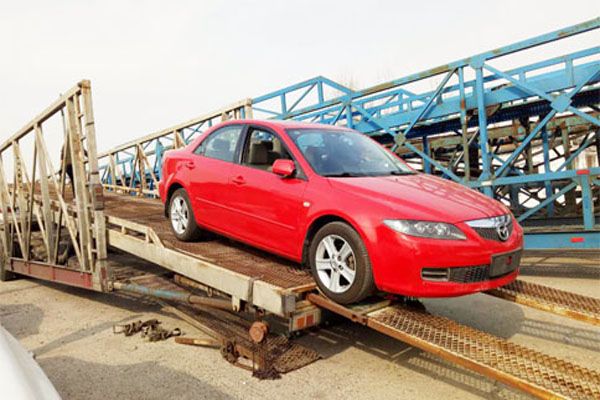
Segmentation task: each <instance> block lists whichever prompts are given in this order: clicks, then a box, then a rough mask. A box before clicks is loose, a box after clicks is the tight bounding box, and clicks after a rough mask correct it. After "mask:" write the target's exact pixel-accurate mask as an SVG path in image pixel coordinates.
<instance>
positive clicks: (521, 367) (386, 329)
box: [308, 294, 600, 399]
mask: <svg viewBox="0 0 600 400" xmlns="http://www.w3.org/2000/svg"><path fill="white" fill-rule="evenodd" d="M308 299H309V300H310V301H311V302H313V303H314V304H315V305H317V306H319V307H323V308H326V309H329V310H330V311H333V312H335V313H337V314H340V315H342V316H344V317H346V318H349V319H351V320H352V321H355V322H358V323H361V324H363V325H366V326H368V327H369V328H372V329H374V330H376V331H378V332H381V333H383V334H385V335H387V336H390V337H393V338H395V339H398V340H401V341H403V342H406V343H408V344H410V345H411V346H414V347H417V348H419V349H421V350H424V351H427V352H430V353H433V354H435V355H437V356H439V357H441V358H443V359H445V360H448V361H450V362H454V363H456V364H459V365H461V366H463V367H466V368H469V369H471V370H473V371H476V372H478V373H481V374H483V375H486V376H488V377H490V378H493V379H496V380H498V381H501V382H503V383H506V384H508V385H511V386H513V387H516V388H518V389H521V390H523V391H525V392H527V393H530V394H532V395H535V396H537V397H540V398H572V399H598V398H600V373H599V372H597V371H592V370H589V369H587V368H584V367H580V366H578V365H576V364H573V363H570V362H567V361H564V360H560V359H558V358H556V357H552V356H549V355H546V354H543V353H540V352H538V351H535V350H531V349H528V348H526V347H523V346H520V345H518V344H514V343H511V342H509V341H507V340H505V339H501V338H498V337H496V336H493V335H490V334H488V333H485V332H481V331H478V330H476V329H473V328H470V327H467V326H464V325H461V324H458V323H456V322H454V321H452V320H450V319H447V318H444V317H440V316H435V315H431V314H429V313H427V312H426V311H424V310H420V309H414V308H411V307H407V306H404V305H397V304H396V305H385V303H383V305H382V307H380V308H378V309H375V310H373V308H372V307H366V309H365V307H364V306H361V308H362V310H360V309H358V310H357V308H355V307H353V308H349V307H344V306H341V305H339V304H336V303H333V302H331V301H330V300H328V299H326V298H324V297H323V296H320V295H316V294H309V295H308ZM375 308H377V307H375Z"/></svg>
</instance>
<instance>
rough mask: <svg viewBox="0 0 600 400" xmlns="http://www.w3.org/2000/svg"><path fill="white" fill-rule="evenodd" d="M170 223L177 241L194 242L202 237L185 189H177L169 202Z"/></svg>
mask: <svg viewBox="0 0 600 400" xmlns="http://www.w3.org/2000/svg"><path fill="white" fill-rule="evenodd" d="M168 216H169V221H170V222H171V224H170V225H171V230H172V231H173V234H174V235H175V237H177V239H179V240H181V241H183V242H192V241H195V240H198V239H200V238H201V237H202V231H201V229H200V228H199V227H198V224H196V219H195V218H194V212H193V211H192V205H191V203H190V199H189V197H188V195H187V193H186V191H185V189H183V188H182V189H177V190H176V191H175V193H173V195H172V196H171V199H170V201H169V212H168Z"/></svg>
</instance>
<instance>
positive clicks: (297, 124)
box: [223, 119, 348, 131]
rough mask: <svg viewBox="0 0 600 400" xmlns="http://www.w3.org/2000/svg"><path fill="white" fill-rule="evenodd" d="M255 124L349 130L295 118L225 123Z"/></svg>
mask: <svg viewBox="0 0 600 400" xmlns="http://www.w3.org/2000/svg"><path fill="white" fill-rule="evenodd" d="M240 123H244V124H255V125H262V126H267V127H272V128H281V129H327V130H336V131H340V130H348V128H346V127H341V126H335V125H326V124H314V123H308V122H301V121H293V120H273V119H266V120H265V119H239V120H229V121H227V122H225V123H223V125H226V124H227V125H228V124H240Z"/></svg>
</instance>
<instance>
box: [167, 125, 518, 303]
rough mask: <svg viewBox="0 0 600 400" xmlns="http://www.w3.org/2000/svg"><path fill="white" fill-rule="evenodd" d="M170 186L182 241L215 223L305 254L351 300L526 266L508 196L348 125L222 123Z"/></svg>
mask: <svg viewBox="0 0 600 400" xmlns="http://www.w3.org/2000/svg"><path fill="white" fill-rule="evenodd" d="M159 192H160V196H161V199H162V201H163V202H164V204H165V213H166V215H167V217H168V218H170V221H171V226H172V229H173V232H174V234H175V236H176V237H177V238H178V239H180V240H183V241H192V240H197V239H199V238H200V237H201V235H202V231H203V230H208V231H213V232H217V233H219V234H222V235H225V236H228V237H231V238H233V239H236V240H239V241H242V242H245V243H248V244H250V245H252V246H255V247H258V248H261V249H264V250H267V251H269V252H272V253H275V254H278V255H280V256H283V257H286V258H289V259H292V260H294V261H297V262H301V263H303V264H305V265H308V266H310V268H311V271H312V274H313V276H314V278H315V281H316V282H317V285H318V286H319V288H320V290H321V291H322V292H324V293H325V294H326V295H327V296H329V297H330V298H331V299H333V300H335V301H337V302H339V303H352V302H356V301H359V300H361V299H363V298H365V297H366V296H368V295H369V294H371V293H373V292H374V291H375V290H376V289H379V290H381V291H385V292H391V293H396V294H401V295H405V296H414V297H443V296H458V295H464V294H468V293H474V292H478V291H482V290H488V289H491V288H495V287H498V286H501V285H505V284H507V283H509V282H511V281H512V280H514V279H515V278H516V276H517V274H518V267H519V262H520V256H521V249H522V245H523V231H522V229H521V227H520V226H519V224H518V223H517V221H516V220H515V218H514V217H513V215H512V214H511V213H510V211H509V210H508V209H507V208H506V207H505V206H504V205H502V204H501V203H500V202H498V201H496V200H493V199H490V198H488V197H486V196H484V195H482V194H480V193H479V192H476V191H474V190H470V189H468V188H466V187H464V186H462V185H459V184H456V183H453V182H450V181H448V180H445V179H441V178H437V177H434V176H431V175H426V174H421V173H417V172H415V171H413V170H412V169H411V168H410V167H408V166H407V165H406V164H405V163H404V162H403V161H402V160H400V159H399V158H398V157H397V156H395V155H394V154H392V153H391V152H390V151H388V150H386V149H385V148H384V147H382V146H380V145H379V144H378V143H377V142H375V141H374V140H372V139H370V138H369V137H367V136H365V135H363V134H361V133H359V132H356V131H353V130H350V129H346V128H340V127H333V126H328V125H318V124H304V123H292V122H281V121H277V122H276V121H251V120H244V121H229V122H226V123H223V124H220V125H218V126H215V127H214V128H212V129H210V130H208V131H207V132H205V133H204V134H203V135H202V136H201V137H199V138H198V139H197V140H195V141H194V142H192V143H190V144H189V145H188V146H187V147H185V148H183V149H180V150H175V151H169V152H167V153H166V154H165V159H164V161H163V171H162V179H161V181H160V185H159Z"/></svg>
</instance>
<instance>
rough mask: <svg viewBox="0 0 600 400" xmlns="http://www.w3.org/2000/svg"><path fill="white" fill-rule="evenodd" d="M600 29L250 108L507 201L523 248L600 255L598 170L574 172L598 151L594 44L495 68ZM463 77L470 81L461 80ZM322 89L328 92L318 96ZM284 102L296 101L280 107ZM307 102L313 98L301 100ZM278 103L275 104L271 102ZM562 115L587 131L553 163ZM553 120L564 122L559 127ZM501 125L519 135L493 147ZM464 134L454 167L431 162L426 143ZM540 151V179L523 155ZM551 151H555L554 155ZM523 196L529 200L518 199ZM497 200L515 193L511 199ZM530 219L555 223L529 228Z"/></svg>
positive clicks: (572, 31) (316, 81)
mask: <svg viewBox="0 0 600 400" xmlns="http://www.w3.org/2000/svg"><path fill="white" fill-rule="evenodd" d="M598 27H600V18H596V19H594V20H591V21H588V22H585V23H582V24H579V25H575V26H572V27H568V28H565V29H561V30H559V31H555V32H551V33H548V34H545V35H541V36H538V37H535V38H532V39H528V40H525V41H521V42H518V43H515V44H512V45H509V46H505V47H502V48H499V49H495V50H492V51H489V52H486V53H481V54H478V55H476V56H473V57H469V58H465V59H463V60H459V61H456V62H453V63H449V64H446V65H442V66H439V67H437V68H433V69H430V70H427V71H423V72H420V73H417V74H412V75H409V76H407V77H404V78H400V79H396V80H393V81H391V82H387V83H384V84H380V85H377V86H374V87H370V88H367V89H364V90H358V91H354V90H351V89H349V88H347V87H344V86H343V85H340V84H338V83H336V82H334V81H332V80H330V79H327V78H324V77H316V78H313V79H310V80H307V81H304V82H301V83H298V84H296V85H292V86H289V87H286V88H283V89H280V90H277V91H275V92H272V93H269V94H267V95H264V96H260V97H256V98H254V99H253V101H252V107H253V111H254V114H255V115H258V114H260V113H264V114H265V116H267V117H270V118H276V119H295V120H299V121H306V122H318V123H324V124H332V125H342V126H347V127H349V128H352V129H356V130H358V131H360V132H363V133H365V134H367V135H370V136H372V137H374V138H376V139H377V140H379V141H380V142H382V143H389V144H390V145H391V147H392V149H393V150H395V151H397V152H398V153H399V154H401V155H402V156H403V157H404V158H406V159H407V160H409V161H414V160H415V159H418V160H420V164H421V165H420V167H421V169H422V170H423V171H424V172H426V173H435V174H438V175H441V176H444V177H445V178H448V179H451V180H454V181H456V182H460V183H463V184H465V185H466V186H469V187H471V188H475V189H479V190H481V191H482V192H483V193H485V194H486V195H488V196H491V197H496V198H498V199H500V200H503V201H505V202H506V203H507V204H508V205H509V206H512V208H513V210H514V212H515V214H516V215H517V218H518V220H519V221H520V222H521V223H523V224H524V225H525V226H526V231H528V234H527V239H526V246H527V247H536V248H557V247H570V248H600V225H598V224H596V215H595V213H594V203H596V208H597V209H598V208H599V207H600V205H599V204H598V197H599V196H598V193H599V189H600V186H599V183H600V182H599V177H600V168H599V167H593V168H585V169H581V170H576V169H574V168H573V161H574V160H575V158H576V157H578V156H580V155H581V154H582V153H583V152H584V151H585V150H586V149H590V148H592V147H593V145H594V144H595V145H596V146H597V147H598V146H600V144H599V142H600V139H599V134H598V129H599V127H600V120H599V119H598V114H599V113H598V105H599V103H600V97H599V93H600V85H599V83H600V57H599V56H600V47H598V46H597V47H592V48H590V49H586V50H583V51H577V52H574V53H572V54H567V55H563V56H559V57H553V58H550V59H546V60H543V61H539V62H536V63H533V64H530V65H526V66H522V67H519V68H513V69H510V70H508V71H502V70H501V69H499V68H497V67H495V66H494V65H492V61H493V60H495V59H497V58H501V57H506V56H509V55H511V54H513V53H515V52H520V51H524V50H527V49H530V48H533V47H537V46H542V45H547V44H549V43H551V42H554V41H557V40H561V39H563V38H566V37H569V36H574V35H577V34H580V33H584V32H587V31H590V30H594V29H597V28H598ZM468 74H470V75H471V76H474V79H471V80H466V79H465V77H466V76H467V75H468ZM431 78H441V80H440V81H439V84H438V85H437V88H436V89H435V90H433V91H426V92H415V90H414V89H412V88H411V87H410V86H411V85H413V86H415V85H414V84H415V83H417V82H419V81H424V80H427V79H431ZM315 91H316V94H315V93H313V94H312V96H311V92H315ZM327 92H330V93H331V92H334V93H335V95H334V96H331V97H330V98H325V96H324V93H327ZM290 98H294V99H295V101H294V102H293V103H292V106H290V107H286V104H288V103H290V101H289V99H290ZM308 98H310V99H312V101H307V100H306V99H308ZM276 99H277V100H278V101H274V100H276ZM265 104H269V105H270V107H267V106H265ZM567 117H569V122H570V125H571V126H573V125H576V126H578V127H580V128H581V127H583V128H584V129H583V130H584V132H583V133H582V131H581V129H579V130H577V131H576V132H575V134H574V136H576V138H581V137H583V139H582V141H581V144H580V145H579V146H578V147H577V148H576V149H575V150H573V149H571V148H570V143H567V144H564V146H562V147H565V148H567V149H565V150H564V152H563V153H562V154H561V155H560V157H554V158H552V157H551V150H552V151H555V150H556V148H558V145H556V142H557V141H556V140H553V139H556V136H558V134H560V132H559V133H557V130H558V129H560V128H561V123H563V124H562V125H563V126H562V128H563V129H564V121H565V119H566V118H567ZM523 118H527V120H528V121H527V123H525V124H522V125H521V126H519V124H514V123H513V121H518V120H520V119H523ZM536 119H537V121H535V120H536ZM559 120H560V121H561V122H557V121H559ZM534 122H536V123H535V124H534ZM503 123H504V126H503ZM506 123H509V124H511V126H509V127H508V128H510V130H512V131H514V130H516V131H518V133H519V134H518V135H514V134H513V135H506V134H505V135H504V136H503V137H502V136H500V137H495V138H493V140H492V138H490V137H489V132H490V131H502V130H505V131H506V130H507V126H506ZM549 127H551V129H550V128H549ZM568 128H569V127H568V126H567V129H568ZM568 134H569V135H570V132H568ZM461 136H462V138H461V139H462V140H458V141H457V140H454V142H456V143H457V144H458V146H456V151H455V154H454V155H453V157H452V158H453V160H452V161H453V162H452V163H448V162H444V161H443V160H439V159H436V157H434V155H433V154H432V141H433V140H435V139H437V140H438V142H439V141H442V142H446V143H447V142H452V139H456V138H457V137H461ZM573 139H574V138H573V137H570V138H569V140H573ZM502 140H504V141H505V143H502ZM499 141H500V144H498V142H499ZM539 142H541V143H539ZM493 144H494V145H496V146H498V147H500V146H503V145H504V146H507V145H508V146H511V145H512V146H513V147H514V149H512V150H511V151H509V152H504V153H503V154H502V153H498V152H497V151H494V150H493V149H492V145H493ZM538 144H541V147H542V152H541V158H542V161H541V162H540V164H542V166H541V167H540V168H537V169H538V171H537V172H535V171H530V170H527V168H526V167H528V165H527V164H528V163H527V162H526V161H527V160H526V157H525V153H526V152H527V151H528V150H531V149H532V147H533V148H535V147H536V145H538ZM551 144H554V145H555V147H556V148H552V149H551ZM474 145H475V147H476V150H477V154H478V156H477V157H478V160H476V163H477V169H478V174H477V175H478V176H476V177H474V178H472V177H471V176H470V175H471V174H470V172H471V168H472V167H471V164H469V161H468V160H464V158H465V155H468V153H469V151H465V148H468V149H470V150H473V146H474ZM456 153H458V156H457V154H456ZM538 158H540V156H538ZM524 161H525V162H524ZM530 161H531V160H530ZM538 161H539V160H538ZM471 162H473V161H471ZM557 163H560V165H558V166H557ZM523 164H524V165H523ZM540 170H541V171H542V172H540ZM540 186H541V187H542V188H543V190H540ZM528 190H529V191H533V192H535V194H534V195H532V194H531V193H532V192H529V193H523V192H524V191H525V192H527V191H528ZM569 192H571V193H569ZM504 193H512V196H511V197H512V198H509V197H507V196H506V195H503V194H504ZM527 195H529V196H527ZM573 195H575V197H576V199H575V206H576V207H577V208H579V210H578V215H577V216H576V218H568V220H569V222H570V224H569V225H568V226H564V225H562V224H561V222H557V221H559V220H558V219H556V218H552V217H555V216H557V215H556V214H557V210H556V209H557V207H559V206H560V205H561V203H560V202H559V200H560V199H564V198H565V196H573ZM523 197H525V199H523ZM532 197H535V203H536V204H535V205H527V206H526V205H525V204H523V203H524V202H525V201H529V202H530V203H531V200H532ZM563 203H564V201H563ZM563 208H565V207H563ZM540 216H541V217H542V218H540ZM557 217H560V216H559V215H558V216H557ZM571 217H572V215H571ZM564 219H565V218H563V220H564ZM544 220H545V221H544ZM529 222H534V223H535V224H536V225H539V223H540V222H550V223H551V224H552V225H550V226H546V227H545V229H540V227H535V228H531V229H529V227H528V223H529ZM573 223H574V224H573ZM558 231H563V232H567V231H568V232H570V233H569V234H564V233H561V232H558Z"/></svg>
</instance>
